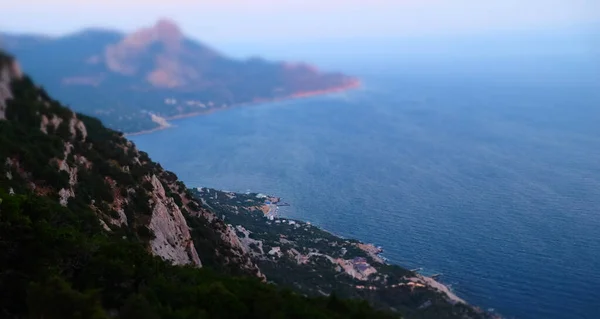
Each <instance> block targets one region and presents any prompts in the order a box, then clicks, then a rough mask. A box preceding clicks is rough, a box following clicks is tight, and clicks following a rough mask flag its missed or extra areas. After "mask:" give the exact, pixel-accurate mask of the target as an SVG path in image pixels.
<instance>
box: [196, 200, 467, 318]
mask: <svg viewBox="0 0 600 319" xmlns="http://www.w3.org/2000/svg"><path fill="white" fill-rule="evenodd" d="M192 194H193V195H194V196H195V197H197V198H199V199H200V200H201V201H202V203H203V204H204V205H207V206H208V207H210V208H211V209H212V210H214V211H215V212H217V213H218V214H219V216H220V217H222V218H223V219H224V220H225V222H226V223H227V224H228V227H230V228H231V229H232V230H233V231H235V232H236V233H237V235H238V237H239V238H240V241H241V243H242V245H243V246H244V248H245V249H246V250H247V252H248V253H249V254H250V255H251V256H252V258H253V260H254V261H255V262H256V263H257V265H259V267H260V269H261V271H262V272H263V273H264V274H265V276H266V277H267V279H268V280H269V281H270V282H273V283H276V284H278V285H282V286H288V287H293V288H296V289H299V290H300V291H303V292H304V293H306V294H308V295H329V294H331V293H332V292H335V293H338V294H341V295H343V296H344V297H349V298H366V297H368V298H369V299H373V300H375V301H376V302H375V303H376V304H378V303H380V305H381V306H382V307H386V308H403V307H406V306H408V303H410V304H411V306H415V304H416V306H417V308H418V309H421V310H422V311H425V312H426V311H427V309H428V308H429V307H431V306H432V305H436V304H442V303H446V304H452V305H454V306H456V307H457V308H458V309H461V310H460V311H471V310H472V309H473V308H472V307H467V306H466V302H465V301H464V300H462V299H461V298H459V297H458V296H457V295H456V294H455V293H454V292H452V291H451V290H450V289H449V288H448V287H447V286H445V285H443V284H441V283H440V282H438V281H437V280H435V279H434V278H431V277H427V276H423V275H421V274H419V273H418V272H417V271H416V270H408V269H405V268H403V267H400V266H397V265H392V264H389V263H388V261H387V259H386V258H385V257H383V256H382V252H383V249H382V248H381V247H377V246H375V245H373V244H367V243H362V242H360V241H358V240H354V239H346V238H341V237H339V236H336V235H334V234H331V233H329V232H327V231H325V230H322V229H320V228H319V227H316V226H315V225H312V224H311V223H310V222H304V221H299V220H294V219H289V218H285V217H284V216H281V214H280V210H279V208H280V207H281V206H287V205H289V204H287V203H283V202H282V201H281V198H279V197H275V196H269V195H265V194H261V193H251V192H246V193H235V192H228V191H218V190H214V189H210V188H196V189H193V190H192ZM408 296H410V297H408ZM394 300H395V301H394ZM403 303H405V304H403ZM433 308H435V307H433ZM469 309H471V310H469Z"/></svg>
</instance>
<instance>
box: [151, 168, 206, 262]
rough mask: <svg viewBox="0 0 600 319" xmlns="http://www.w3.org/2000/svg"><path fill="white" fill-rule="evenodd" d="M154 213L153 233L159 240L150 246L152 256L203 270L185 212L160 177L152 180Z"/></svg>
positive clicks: (153, 177) (154, 176) (155, 240)
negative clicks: (168, 195)
mask: <svg viewBox="0 0 600 319" xmlns="http://www.w3.org/2000/svg"><path fill="white" fill-rule="evenodd" d="M151 182H152V186H153V187H154V191H153V192H152V202H153V207H154V208H153V211H152V219H151V220H150V229H151V230H152V231H153V232H154V236H155V238H154V239H153V240H152V241H151V242H150V246H151V248H152V252H153V253H154V254H155V255H157V256H160V257H161V258H163V259H165V260H169V261H171V262H172V263H173V264H175V265H187V264H192V265H196V266H198V267H201V266H202V263H201V261H200V257H198V253H197V252H196V248H195V247H194V242H193V241H192V236H191V235H190V230H189V227H188V225H187V222H186V220H185V218H184V217H183V214H182V213H181V210H180V209H179V207H178V206H177V204H175V202H174V200H173V199H172V198H169V197H167V196H166V194H165V189H164V188H163V186H162V184H161V182H160V181H159V180H158V178H157V177H156V175H152V178H151Z"/></svg>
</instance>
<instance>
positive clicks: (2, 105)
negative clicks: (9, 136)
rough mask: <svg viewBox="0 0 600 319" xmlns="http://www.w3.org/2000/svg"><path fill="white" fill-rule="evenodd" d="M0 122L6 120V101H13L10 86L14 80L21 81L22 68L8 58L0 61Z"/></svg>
mask: <svg viewBox="0 0 600 319" xmlns="http://www.w3.org/2000/svg"><path fill="white" fill-rule="evenodd" d="M0 65H2V69H0V120H3V119H5V118H6V100H8V99H12V92H11V89H10V84H11V83H12V81H13V80H18V79H20V78H21V77H22V76H23V75H22V74H21V68H20V67H19V65H18V64H17V63H16V62H15V61H11V60H9V58H8V57H3V58H2V59H1V60H0Z"/></svg>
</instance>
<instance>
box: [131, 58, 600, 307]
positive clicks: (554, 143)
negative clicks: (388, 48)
mask: <svg viewBox="0 0 600 319" xmlns="http://www.w3.org/2000/svg"><path fill="white" fill-rule="evenodd" d="M534 60H535V59H532V61H534ZM532 61H529V63H528V64H523V63H515V61H505V63H504V64H493V65H489V66H488V67H487V68H486V69H485V70H482V69H481V68H478V67H477V65H476V64H468V63H467V64H464V65H456V64H451V63H448V64H447V65H445V66H443V67H441V66H440V65H438V66H436V68H429V69H423V68H422V66H412V67H410V63H406V64H404V65H395V66H394V67H390V68H384V69H380V70H379V71H378V72H375V71H372V70H371V71H369V68H368V67H361V65H362V66H364V64H361V63H358V62H356V61H354V63H353V64H348V67H347V70H348V72H352V71H353V70H354V71H356V72H359V73H360V74H358V75H359V76H361V77H362V79H363V80H364V84H365V85H364V87H363V88H362V89H360V90H357V91H352V92H347V93H342V94H337V95H332V96H323V97H316V98H310V99H304V100H295V101H286V102H280V103H272V104H262V105H256V106H253V107H244V108H236V109H230V110H226V111H222V112H217V113H214V114H211V115H208V116H201V117H195V118H188V119H184V120H180V121H177V122H175V124H176V127H175V128H172V129H169V130H165V131H161V132H157V133H153V134H149V135H141V136H135V137H132V139H133V140H134V141H135V142H136V144H137V145H138V147H139V148H140V149H142V150H144V151H147V152H148V153H149V154H150V156H151V157H152V158H153V159H154V160H157V161H158V162H160V163H161V164H162V165H163V167H165V168H166V169H169V170H172V171H174V172H175V173H177V174H178V176H179V177H180V178H181V179H182V180H183V181H185V182H186V184H187V185H188V186H191V187H196V186H208V187H215V188H220V189H226V190H231V191H241V192H245V191H246V190H252V191H258V192H264V193H268V194H273V195H277V196H281V197H283V198H284V201H286V202H289V203H291V204H292V206H291V207H289V208H286V209H285V210H284V211H283V213H284V215H285V216H288V217H292V218H297V219H302V220H307V221H311V222H313V223H314V224H317V225H318V226H321V227H323V228H325V229H327V230H330V231H332V232H334V233H336V234H339V235H343V236H345V237H353V238H357V239H360V240H363V241H365V242H372V243H375V244H377V245H382V246H383V247H384V249H385V255H386V256H387V257H388V258H389V259H390V260H391V261H392V262H394V263H398V264H400V265H403V266H405V267H407V268H417V267H423V268H424V273H426V274H432V273H442V274H443V276H442V277H441V280H442V281H443V282H444V283H447V284H450V285H452V288H453V289H454V290H455V291H456V292H457V293H458V295H459V296H461V297H463V298H465V299H466V300H467V301H469V302H470V303H472V304H475V305H479V306H482V307H483V308H495V309H496V310H497V311H498V312H499V313H501V314H503V315H506V316H507V317H515V318H531V319H533V318H550V319H552V318H556V319H563V318H597V317H596V316H597V314H598V313H600V302H599V301H600V289H599V288H600V274H598V272H597V270H598V269H600V253H599V252H600V125H599V124H598V123H600V107H599V106H600V79H599V77H598V75H597V74H596V73H594V72H593V70H594V68H596V67H597V66H598V65H597V64H594V61H589V60H588V61H584V60H577V61H566V62H564V63H558V64H557V63H554V62H552V63H550V62H548V63H546V62H543V61H538V62H537V63H533V62H532ZM596 63H597V62H596ZM357 65H359V66H357ZM382 70H385V71H382ZM344 71H346V70H344Z"/></svg>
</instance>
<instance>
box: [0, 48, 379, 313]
mask: <svg viewBox="0 0 600 319" xmlns="http://www.w3.org/2000/svg"><path fill="white" fill-rule="evenodd" d="M0 75H1V76H0V92H4V93H6V94H3V95H2V96H0V99H1V100H0V103H1V105H2V108H0V112H2V114H1V115H2V116H1V117H0V119H2V118H5V119H3V120H0V145H1V147H0V317H1V318H40V319H41V318H44V319H59V318H60V319H67V318H80V319H88V318H93V319H96V318H173V319H176V318H177V319H179V318H389V317H391V315H389V314H385V313H381V312H377V311H375V310H373V309H372V308H370V307H369V305H368V304H367V303H366V302H364V301H345V300H340V299H338V298H337V297H336V296H335V295H332V296H330V297H327V298H325V297H322V298H306V297H303V296H301V295H298V294H296V293H293V292H291V291H289V290H281V289H279V288H277V287H275V286H273V285H270V284H266V283H264V282H263V280H262V278H264V277H263V276H262V274H261V273H260V271H259V270H258V268H257V267H256V265H255V264H254V263H252V262H251V260H250V259H249V258H248V256H247V255H246V254H245V253H244V252H243V250H242V247H240V245H239V239H238V238H237V237H236V235H235V233H234V232H231V231H230V230H229V228H228V226H227V225H225V224H224V223H223V222H222V221H220V220H219V219H217V218H216V217H215V216H214V214H212V213H211V212H210V211H208V210H207V209H206V208H203V207H202V206H201V205H200V203H199V202H197V201H195V200H194V199H193V198H191V196H190V195H189V193H188V192H187V191H186V188H185V185H183V183H181V182H179V181H178V180H177V177H176V176H175V175H174V174H172V173H170V172H167V171H164V170H163V169H162V168H161V167H160V165H159V164H157V163H154V162H152V161H151V160H150V159H149V158H148V156H147V154H145V153H143V152H140V151H138V150H137V149H136V148H135V146H133V144H132V143H131V142H129V141H127V140H126V139H125V138H124V137H123V136H122V134H120V133H117V132H115V131H112V130H109V129H106V128H105V127H104V126H103V125H102V124H101V123H100V122H99V121H98V120H96V119H94V118H91V117H87V116H83V115H81V114H76V113H74V112H72V111H71V110H69V109H67V108H65V107H63V106H62V105H61V104H60V103H59V102H58V101H56V100H54V99H52V98H51V97H50V96H48V94H47V93H46V92H45V91H44V90H42V89H40V88H38V87H36V86H35V85H34V83H33V82H32V81H31V80H30V79H29V78H28V77H27V76H22V75H21V74H20V73H19V72H18V71H17V68H16V66H15V64H14V62H13V61H12V59H11V58H10V57H9V56H7V55H5V54H3V53H0ZM8 93H10V94H8ZM188 221H189V222H190V223H193V225H194V227H193V231H192V232H193V234H194V238H193V240H192V237H191V235H190V231H189V226H188Z"/></svg>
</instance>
